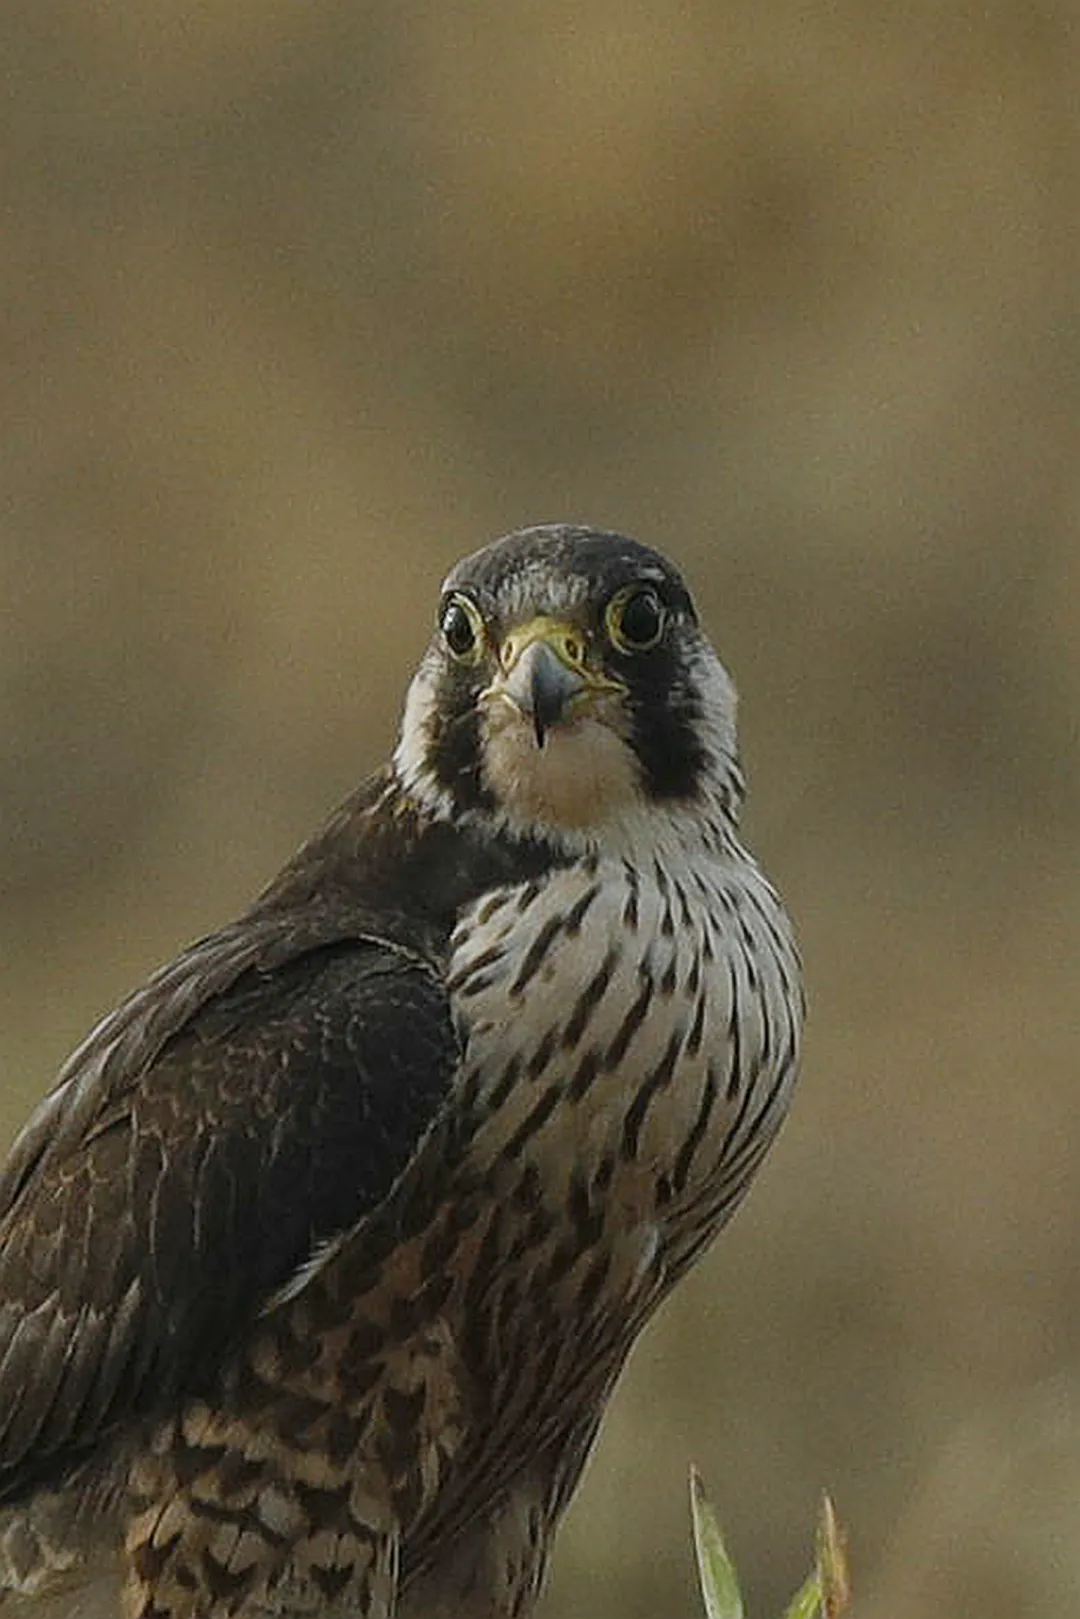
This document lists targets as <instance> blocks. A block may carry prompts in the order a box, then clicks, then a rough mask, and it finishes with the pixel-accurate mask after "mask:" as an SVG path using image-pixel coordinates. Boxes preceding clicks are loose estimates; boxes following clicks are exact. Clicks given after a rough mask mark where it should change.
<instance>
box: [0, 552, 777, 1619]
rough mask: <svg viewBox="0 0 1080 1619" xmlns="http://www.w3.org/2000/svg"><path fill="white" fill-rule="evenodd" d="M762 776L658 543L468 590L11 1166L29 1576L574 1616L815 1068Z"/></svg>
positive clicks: (16, 1410) (152, 1598)
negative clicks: (575, 1602) (674, 1340)
mask: <svg viewBox="0 0 1080 1619" xmlns="http://www.w3.org/2000/svg"><path fill="white" fill-rule="evenodd" d="M740 797H741V777H740V774H739V769H738V765H737V762H736V753H735V731H734V700H733V697H732V693H731V688H730V684H729V682H728V680H727V677H726V675H725V674H724V672H723V669H722V667H721V666H720V664H719V663H718V662H717V660H716V658H715V655H714V654H713V652H712V650H711V648H710V647H709V645H708V643H707V641H706V640H705V639H704V637H703V635H702V634H701V632H700V630H699V628H698V626H697V622H696V617H695V615H694V611H693V608H692V605H691V602H690V598H689V596H688V595H687V593H686V590H685V586H684V585H683V584H682V581H681V580H680V579H679V576H678V575H677V573H676V572H675V570H674V569H673V568H672V567H671V566H670V564H668V563H667V562H665V561H664V560H663V559H662V558H661V557H659V556H658V555H657V553H655V552H653V551H650V550H648V549H647V548H645V547H643V546H638V545H635V544H634V542H632V541H629V540H624V539H622V538H621V537H619V536H616V535H604V534H599V533H596V532H594V531H591V530H583V529H569V528H549V529H535V530H526V531H523V532H522V533H521V534H518V535H512V536H509V537H508V538H507V539H506V540H503V541H500V542H497V543H496V544H495V545H494V546H491V547H488V548H487V549H486V550H485V551H482V552H479V553H477V555H476V556H475V557H472V558H469V559H467V560H466V562H464V563H463V564H461V565H460V566H459V568H458V569H456V570H455V571H454V573H453V574H452V575H451V578H450V580H449V581H448V585H447V591H446V594H445V595H444V598H443V606H442V610H441V613H440V630H439V633H438V634H437V636H436V638H435V641H434V642H433V644H432V647H431V649H430V650H429V652H428V655H427V656H426V658H425V660H424V663H423V664H422V666H421V669H420V671H419V673H418V675H417V677H416V679H415V680H414V682H413V685H412V687H411V690H410V695H409V700H408V703H407V705H406V713H405V719H404V722H403V727H402V735H401V741H400V744H399V747H398V750H397V753H396V755H395V758H394V761H393V763H392V764H391V765H390V766H388V767H387V768H386V769H385V770H384V771H383V772H381V773H380V774H379V775H378V776H376V777H375V778H374V779H373V780H372V781H371V782H370V783H369V784H368V785H366V786H365V787H364V788H362V789H361V790H360V791H359V792H358V793H357V794H356V795H355V796H354V797H353V798H352V799H351V800H350V801H349V802H347V803H346V804H345V805H344V806H343V808H342V809H341V810H340V811H339V812H338V814H337V815H336V816H335V817H334V818H333V819H332V821H331V822H330V823H329V825H328V826H327V827H326V829H325V830H324V831H323V832H322V833H321V834H319V835H318V836H317V837H316V838H314V839H313V840H312V841H311V842H310V843H309V844H308V845H306V846H305V848H304V849H303V850H301V852H300V854H299V855H298V856H297V857H296V858H295V859H294V860H293V861H292V862H291V863H290V864H289V865H288V866H287V867H286V868H285V870H284V871H283V873H282V874H281V876H280V877H279V878H278V879H277V880H276V881H275V882H274V883H273V884H272V885H271V887H270V888H269V889H268V890H267V891H266V893H265V894H264V895H263V896H262V897H261V898H260V899H259V900H258V901H257V902H256V904H255V905H254V906H253V907H252V909H251V910H250V911H249V912H248V913H247V914H246V915H245V916H244V917H242V918H241V919H240V920H239V921H238V922H236V923H233V924H232V925H230V926H228V927H226V928H224V929H222V930H221V931H220V932H219V933H217V934H214V935H212V936H211V937H210V938H208V939H206V940H204V941H202V942H201V943H200V944H197V945H195V946H194V947H193V948H192V949H190V950H188V951H187V952H185V953H184V954H183V955H181V956H180V957H179V958H178V959H177V961H175V962H174V963H172V964H171V965H170V966H168V967H166V968H165V969H163V970H162V971H161V972H159V973H158V974H157V975H156V976H155V977H154V978H152V979H151V980H150V981H149V983H148V984H147V985H146V986H145V988H143V989H142V990H140V991H138V992H137V993H136V994H135V995H134V996H133V997H131V999H130V1000H129V1001H127V1002H125V1003H124V1004H123V1005H122V1006H121V1007H119V1008H118V1010H117V1011H116V1012H114V1013H113V1014H112V1015H111V1016H110V1017H108V1018H106V1019H105V1020H104V1022H103V1023H102V1024H100V1025H99V1027H98V1028H97V1029H96V1030H95V1031H94V1032H93V1033H92V1034H91V1036H90V1037H89V1039H88V1040H87V1041H86V1042H85V1044H84V1045H83V1046H82V1047H81V1048H80V1049H79V1050H78V1051H77V1052H76V1053H75V1054H74V1056H73V1057H72V1058H71V1060H70V1062H69V1063H68V1065H67V1066H66V1068H65V1069H64V1071H63V1073H62V1074H61V1076H60V1080H59V1082H58V1084H57V1086H56V1088H55V1089H54V1091H53V1092H52V1093H51V1094H50V1096H49V1097H48V1098H46V1100H45V1102H44V1103H43V1104H42V1106H41V1107H40V1108H39V1110H38V1112H37V1113H36V1114H35V1115H34V1117H33V1118H32V1119H31V1121H30V1123H29V1124H28V1125H27V1127H26V1128H25V1130H24V1131H23V1133H22V1135H21V1136H20V1137H19V1139H18V1140H17V1142H16V1144H15V1146H14V1148H13V1150H12V1153H11V1155H10V1158H9V1160H8V1163H7V1165H6V1168H5V1171H4V1175H3V1179H2V1182H0V1584H3V1585H5V1586H6V1587H7V1588H8V1589H9V1590H10V1591H13V1592H16V1593H19V1594H20V1595H21V1596H23V1597H33V1596H35V1595H37V1596H40V1598H41V1599H42V1600H47V1599H48V1597H49V1593H50V1592H56V1593H59V1597H58V1600H60V1601H61V1603H64V1602H66V1603H67V1604H68V1608H67V1609H66V1610H65V1609H64V1608H61V1609H60V1610H59V1611H75V1608H74V1607H73V1606H72V1605H73V1604H77V1602H78V1601H79V1597H78V1595H77V1593H78V1592H79V1591H80V1590H88V1589H91V1588H92V1587H93V1582H95V1581H97V1582H99V1584H100V1586H101V1589H102V1590H104V1592H105V1594H106V1597H105V1599H106V1601H107V1602H112V1603H115V1602H116V1600H117V1597H116V1594H115V1593H120V1601H121V1603H122V1611H123V1613H124V1614H126V1615H128V1616H129V1619H218V1616H226V1615H228V1616H236V1619H255V1616H259V1619H270V1616H280V1619H294V1616H295V1619H299V1616H301V1615H314V1614H322V1615H340V1616H342V1619H344V1615H346V1614H348V1615H351V1616H354V1619H355V1616H360V1619H391V1616H392V1615H395V1614H396V1615H397V1616H398V1619H450V1616H451V1615H453V1616H454V1619H511V1616H515V1615H523V1614H526V1613H528V1612H529V1611H530V1610H531V1607H532V1605H533V1601H534V1599H535V1596H536V1594H537V1592H538V1590H539V1587H540V1583H541V1579H542V1575H543V1569H544V1564H545V1560H546V1555H547V1551H548V1547H549V1544H550V1540H551V1536H552V1534H553V1531H554V1528H555V1526H556V1524H557V1521H558V1519H559V1517H560V1515H561V1513H562V1511H563V1509H564V1508H565V1506H566V1504H567V1502H568V1500H569V1498H570V1496H571V1494H572V1492H573V1490H574V1487H575V1484H576V1482H577V1479H578V1476H579V1473H580V1470H581V1467H582V1466H583V1464H584V1461H585V1458H586V1456H587V1454H588V1450H589V1447H590V1445H591V1443H592V1440H593V1437H594V1435H595V1433H596V1430H597V1427H598V1424H599V1421H600V1418H601V1415H602V1413H603V1409H604V1405H605V1403H606V1400H607V1398H608V1395H609V1393H610V1391H611V1388H612V1386H613V1384H614V1381H615V1379H616V1377H617V1375H618V1372H619V1369H620V1367H621V1365H622V1362H623V1360H624V1358H625V1356H626V1353H627V1351H628V1350H629V1348H630V1346H631V1344H632V1343H633V1341H634V1338H635V1336H636V1335H637V1333H638V1331H639V1330H640V1329H641V1327H642V1325H643V1324H644V1322H645V1321H646V1320H647V1318H648V1316H649V1314H650V1313H651V1311H652V1310H653V1309H654V1308H655V1307H656V1305H657V1303H658V1302H659V1301H660V1300H661V1299H662V1298H663V1296H664V1295H665V1294H666V1293H667V1291H668V1290H669V1289H670V1287H671V1286H672V1285H673V1283H674V1282H675V1281H676V1280H677V1279H678V1277H679V1276H680V1275H681V1274H682V1273H683V1272H684V1271H685V1269H686V1268H687V1266H688V1265H689V1264H690V1263H691V1262H692V1261H693V1260H694V1259H695V1258H696V1257H697V1255H698V1254H699V1252H700V1251H701V1249H702V1248H703V1247H704V1246H705V1244H706V1243H707V1242H708V1241H709V1240H710V1238H711V1237H712V1236H713V1235H714V1234H715V1232H716V1231H717V1230H718V1229H719V1228H720V1226H721V1225H722V1224H723V1222H724V1221H725V1220H726V1218H727V1217H728V1216H729V1214H730V1212H731V1211H732V1209H733V1208H734V1207H735V1205H736V1203H737V1202H738V1200H739V1198H740V1197H741V1195H742V1194H743V1192H744V1191H745V1189H746V1187H747V1185H748V1184H749V1180H750V1178H751V1176H752V1174H753V1172H754V1170H755V1169H756V1167H757V1165H758V1163H759V1162H760V1159H761V1157H762V1156H763V1154H764V1152H765V1150H766V1149H767V1147H768V1145H769V1142H770V1141H771V1140H772V1138H773V1136H774V1134H775V1132H776V1129H777V1128H778V1126H779V1124H780V1122H781V1120H782V1118H783V1115H784V1113H785V1111H786V1108H787V1104H788V1100H789V1097H790V1091H791V1087H792V1084H793V1082H794V1078H795V1073H796V1068H797V1061H798V1046H799V1037H800V1027H801V1012H802V1003H801V988H800V976H799V967H798V961H797V957H796V954H795V950H794V946H793V944H792V941H791V935H790V929H789V927H788V924H787V921H786V918H785V915H784V912H783V910H782V908H781V906H780V904H779V901H778V900H777V898H776V896H775V894H774V892H773V890H772V889H771V888H770V886H769V885H768V883H767V882H766V881H765V879H764V878H763V877H762V875H761V873H760V872H759V870H758V868H757V866H756V865H755V864H754V862H753V860H752V859H751V857H750V856H749V855H748V854H747V853H746V851H745V850H744V849H743V847H742V845H741V844H740V843H739V841H738V837H737V832H736V821H737V813H738V805H739V800H740ZM101 1582H103V1583H101ZM68 1593H75V1594H74V1595H69V1594H68ZM114 1611H116V1610H115V1608H114Z"/></svg>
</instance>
